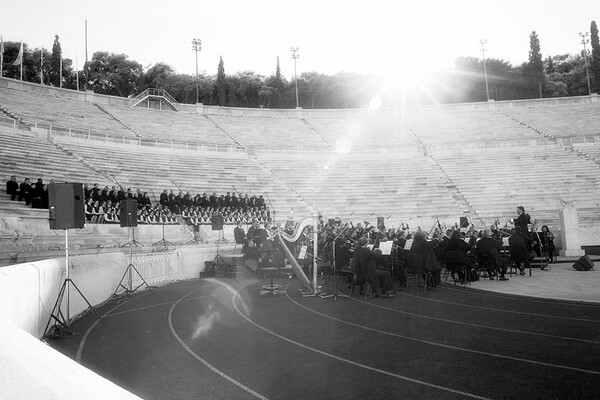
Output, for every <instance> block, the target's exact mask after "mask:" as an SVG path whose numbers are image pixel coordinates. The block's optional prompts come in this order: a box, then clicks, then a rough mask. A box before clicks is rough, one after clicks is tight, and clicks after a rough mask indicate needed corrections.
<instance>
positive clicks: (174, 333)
mask: <svg viewBox="0 0 600 400" xmlns="http://www.w3.org/2000/svg"><path fill="white" fill-rule="evenodd" d="M241 289H243V287H242V288H241ZM198 290H200V289H195V290H192V291H191V292H189V293H188V294H186V295H184V296H183V297H181V298H180V299H179V300H177V301H176V302H175V304H173V306H171V309H170V310H169V317H168V319H169V328H170V329H171V333H172V334H173V336H174V337H175V339H176V340H177V341H178V342H179V344H180V345H181V346H182V347H183V348H184V349H185V351H187V352H188V353H190V355H191V356H192V357H194V358H195V359H196V360H198V361H200V362H201V363H202V364H203V365H204V366H205V367H206V368H208V369H210V370H211V371H213V372H214V373H215V374H217V375H219V376H220V377H222V378H223V379H226V380H228V381H229V382H231V383H232V384H234V385H235V386H237V387H238V388H240V389H242V390H244V391H246V392H248V393H250V394H251V395H253V396H254V397H257V398H259V399H262V400H269V399H268V398H267V397H265V396H263V395H262V394H260V393H257V392H255V391H254V390H252V389H250V388H249V387H247V386H246V385H244V384H243V383H241V382H239V381H237V380H235V379H234V378H232V377H231V376H229V375H227V374H225V373H224V372H223V371H221V370H219V369H217V368H216V367H215V366H213V365H212V364H211V363H209V362H208V361H206V360H205V359H204V358H202V357H200V356H199V355H198V354H196V353H195V352H194V350H192V349H191V348H190V347H189V346H188V345H187V344H185V342H184V341H183V340H182V339H181V338H180V337H179V335H177V332H175V327H173V320H172V316H173V309H174V308H175V307H176V306H177V304H179V302H180V301H182V300H183V299H184V298H186V297H187V296H189V295H190V294H192V293H194V292H196V291H198ZM239 290H240V289H238V291H239ZM236 294H237V291H236V292H234V293H233V294H232V299H231V300H232V302H233V303H234V306H235V307H236V310H237V306H236V305H235V301H234V297H235V296H236Z"/></svg>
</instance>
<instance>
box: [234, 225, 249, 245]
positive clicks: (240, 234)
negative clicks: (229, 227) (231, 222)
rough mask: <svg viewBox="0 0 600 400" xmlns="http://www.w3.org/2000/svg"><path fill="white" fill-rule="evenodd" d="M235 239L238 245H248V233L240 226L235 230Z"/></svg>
mask: <svg viewBox="0 0 600 400" xmlns="http://www.w3.org/2000/svg"><path fill="white" fill-rule="evenodd" d="M233 237H234V238H235V242H236V243H237V244H246V241H247V240H246V233H245V232H244V230H243V229H242V228H240V227H239V226H236V227H235V229H234V230H233Z"/></svg>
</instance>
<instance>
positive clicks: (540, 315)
mask: <svg viewBox="0 0 600 400" xmlns="http://www.w3.org/2000/svg"><path fill="white" fill-rule="evenodd" d="M401 293H402V296H407V297H414V298H417V299H421V300H427V301H433V302H435V303H442V304H452V305H456V306H461V307H468V308H476V309H478V310H488V311H499V312H505V313H510V314H519V315H530V316H533V317H544V318H552V319H564V320H567V321H579V322H593V323H600V321H599V320H595V319H585V318H572V317H560V316H557V315H548V314H536V313H528V312H524V311H514V310H503V309H501V308H491V307H483V306H473V305H470V304H462V303H456V302H454V301H446V300H437V299H430V298H428V297H422V296H415V295H414V294H408V293H405V292H401Z"/></svg>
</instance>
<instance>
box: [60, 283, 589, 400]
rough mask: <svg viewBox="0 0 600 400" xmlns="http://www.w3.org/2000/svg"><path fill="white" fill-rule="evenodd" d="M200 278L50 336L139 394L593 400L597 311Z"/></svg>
mask: <svg viewBox="0 0 600 400" xmlns="http://www.w3.org/2000/svg"><path fill="white" fill-rule="evenodd" d="M263 283H264V282H262V281H259V282H257V281H246V282H241V281H236V280H234V279H204V280H194V281H185V282H179V283H174V284H171V285H169V286H165V287H161V288H158V289H155V290H154V291H153V294H151V293H149V292H144V293H139V294H135V295H133V296H131V297H129V298H127V299H121V300H120V301H119V302H117V301H113V302H110V303H108V304H106V305H104V306H103V307H102V308H100V309H99V313H100V315H103V318H104V320H105V322H106V323H107V324H108V326H109V329H106V328H104V327H103V326H102V325H101V324H99V323H98V321H97V320H96V319H95V317H94V315H93V314H91V315H86V316H84V317H83V318H82V319H81V320H79V321H77V322H76V323H75V324H74V325H73V329H75V330H76V331H77V332H79V336H77V337H75V338H70V339H60V340H53V341H51V342H50V343H51V345H52V346H53V347H55V348H57V349H58V350H60V351H61V352H63V353H65V354H67V355H69V356H71V357H72V358H74V359H76V360H77V361H78V362H81V363H82V364H83V365H85V366H87V367H88V368H90V369H92V370H94V371H96V372H97V373H99V374H101V375H102V376H105V377H106V378H108V379H110V380H112V381H113V382H115V383H117V384H119V385H121V386H122V387H124V388H126V389H128V390H130V391H131V392H133V393H135V394H137V395H139V396H140V397H142V398H145V399H256V398H259V399H296V398H312V399H386V398H390V399H400V398H404V399H467V398H482V399H586V398H587V399H598V398H600V305H596V304H589V303H574V302H566V301H554V300H543V299H533V298H526V297H520V296H512V295H502V294H497V293H489V292H482V291H475V290H471V289H467V290H463V289H462V288H460V287H455V286H452V285H444V286H442V287H441V288H439V290H436V291H435V292H422V291H418V290H417V288H413V287H410V288H409V289H407V290H406V291H404V292H400V293H397V295H396V297H395V298H392V299H382V298H377V299H372V298H369V299H368V300H367V301H365V299H364V297H363V296H358V295H354V296H353V297H352V298H342V297H338V299H337V300H334V299H333V298H329V299H321V298H319V297H305V298H303V297H302V296H301V295H300V294H299V293H298V291H297V289H298V282H297V281H296V280H281V281H280V282H279V283H281V284H282V285H283V286H284V289H285V290H286V295H285V296H278V297H260V296H259V295H258V293H259V291H260V286H261V285H262V284H263Z"/></svg>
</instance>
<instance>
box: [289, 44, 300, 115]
mask: <svg viewBox="0 0 600 400" xmlns="http://www.w3.org/2000/svg"><path fill="white" fill-rule="evenodd" d="M291 50H292V58H293V59H294V80H295V81H296V108H298V107H300V103H299V102H298V75H297V74H296V60H297V59H298V57H300V53H299V51H300V49H299V48H298V47H292V49H291Z"/></svg>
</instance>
